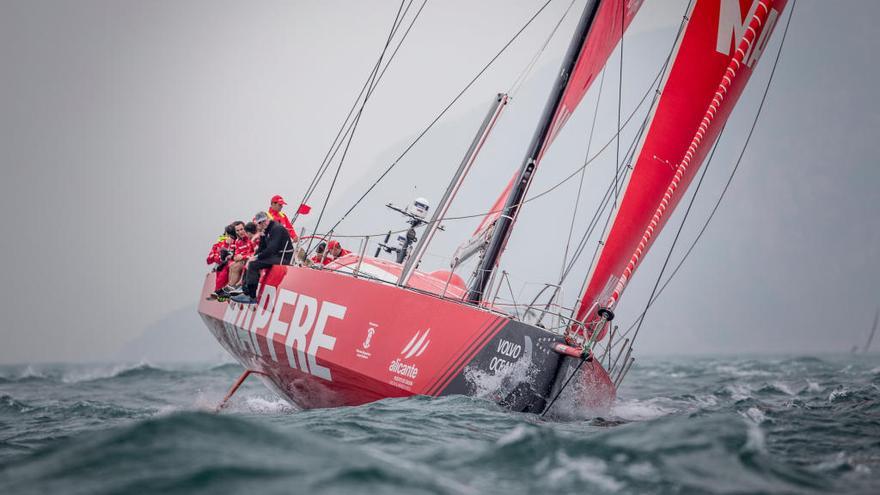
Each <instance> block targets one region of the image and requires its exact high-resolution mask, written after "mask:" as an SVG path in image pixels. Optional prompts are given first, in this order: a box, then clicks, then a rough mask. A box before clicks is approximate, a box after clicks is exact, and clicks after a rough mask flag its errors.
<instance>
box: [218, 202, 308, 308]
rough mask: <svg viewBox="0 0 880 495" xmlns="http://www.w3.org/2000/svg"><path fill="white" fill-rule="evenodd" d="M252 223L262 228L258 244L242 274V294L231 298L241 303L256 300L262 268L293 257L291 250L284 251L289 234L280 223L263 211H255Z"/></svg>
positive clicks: (284, 262)
mask: <svg viewBox="0 0 880 495" xmlns="http://www.w3.org/2000/svg"><path fill="white" fill-rule="evenodd" d="M254 223H255V224H256V225H257V228H258V229H262V232H263V235H262V237H260V245H259V247H258V248H257V250H256V254H255V255H254V256H253V257H252V258H251V260H250V262H249V263H248V265H247V271H246V272H245V274H244V286H243V288H242V289H243V291H244V293H243V294H239V295H237V296H234V297H233V298H232V300H233V301H235V302H237V303H242V304H255V303H256V302H257V286H258V285H259V283H260V275H261V274H262V272H263V270H266V269H269V268H272V265H281V264H286V263H289V262H290V260H291V258H293V256H292V255H293V251H292V250H290V251H289V252H288V253H285V252H284V251H285V249H289V248H288V247H289V246H290V245H291V242H290V234H289V233H288V232H287V229H285V228H284V227H283V226H282V225H281V224H279V223H278V222H276V221H274V220H271V219H270V218H269V215H268V214H266V212H265V211H260V212H257V214H256V215H255V216H254Z"/></svg>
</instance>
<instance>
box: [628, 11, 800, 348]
mask: <svg viewBox="0 0 880 495" xmlns="http://www.w3.org/2000/svg"><path fill="white" fill-rule="evenodd" d="M796 7H797V0H792V5H791V11H790V12H789V14H788V19H787V20H786V23H785V29H784V30H783V32H782V40H781V41H780V43H779V48H778V49H777V51H776V59H775V60H774V61H773V68H772V69H771V71H770V76H769V78H768V79H767V86H765V88H764V94H763V95H762V96H761V102H760V104H759V105H758V110H757V112H756V113H755V118H754V120H753V121H752V126H751V128H750V129H749V133H748V135H747V136H746V140H745V142H744V143H743V147H742V149H741V150H740V153H739V157H738V158H737V160H736V163H735V164H734V166H733V170H731V172H730V175H729V176H728V178H727V183H725V185H724V189H722V190H721V195H720V196H719V197H718V200H716V201H715V205H714V206H713V207H712V211H711V212H710V213H709V216H708V217H707V218H706V221H705V222H704V223H703V226H702V227H701V228H700V231H699V233H697V236H696V237H695V238H694V240H693V242H692V243H691V245H690V247H688V249H687V251H686V252H685V254H684V256H682V259H681V260H680V261H679V262H678V264H677V265H676V267H675V269H674V270H673V271H672V273H671V274H670V275H669V278H667V279H666V281H665V282H664V283H663V285H662V286H661V287H660V288H659V290H657V293H656V294H654V295H652V297H651V298H649V299H648V304H647V305H646V307H645V310H644V311H642V313H641V314H640V315H639V316H638V318H637V319H636V320H635V321H634V322H633V323H632V324H631V325H630V326H629V328H627V329H626V331H624V332H623V333H622V334H621V337H622V336H624V335H627V334H629V332H630V331H632V329H633V328H635V327H636V326H637V325H638V326H639V327H640V326H641V322H642V321H644V319H645V315H646V314H647V312H648V309H650V307H651V306H652V305H653V304H654V302H656V301H657V299H658V298H659V297H660V295H661V294H662V293H663V291H664V290H665V289H666V287H667V286H668V285H669V282H671V281H672V279H673V278H674V277H675V275H676V274H677V273H678V271H679V269H680V268H681V267H682V265H683V264H684V262H685V261H686V260H687V258H688V256H689V255H690V254H691V252H692V251H693V250H694V247H696V245H697V242H699V240H700V239H701V238H702V237H703V234H704V233H705V232H706V229H707V227H708V226H709V222H711V221H712V218H713V217H714V216H715V213H716V212H717V211H718V207H719V206H720V205H721V201H722V200H723V199H724V195H725V194H727V190H728V189H729V188H730V184H731V182H732V181H733V177H734V176H735V175H736V172H737V170H739V166H740V164H741V163H742V159H743V156H744V155H745V152H746V149H747V148H748V146H749V141H750V140H751V139H752V134H753V133H754V131H755V128H756V127H757V124H758V119H759V117H760V116H761V111H762V110H763V108H764V102H765V101H766V100H767V93H768V92H769V91H770V86H771V84H772V82H773V76H774V74H776V67H777V66H778V64H779V59H780V58H781V56H782V48H783V46H785V38H786V35H787V34H788V27H789V25H790V24H791V18H792V17H793V16H794V11H795V8H796ZM719 138H720V136H719ZM716 145H717V143H716ZM707 166H708V163H707ZM691 201H693V199H691ZM673 247H674V246H673ZM671 252H672V249H671V248H670V254H671ZM667 259H668V256H667ZM662 275H663V273H662V271H661V274H660V277H658V281H659V279H660V278H661V277H662ZM655 287H656V284H655ZM637 335H638V331H636V334H635V336H637ZM635 336H634V337H633V339H632V340H633V341H635Z"/></svg>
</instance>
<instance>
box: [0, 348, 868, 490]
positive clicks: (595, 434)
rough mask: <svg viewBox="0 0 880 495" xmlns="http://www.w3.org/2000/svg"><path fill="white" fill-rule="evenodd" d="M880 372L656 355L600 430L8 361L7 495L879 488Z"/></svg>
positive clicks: (841, 362)
mask: <svg viewBox="0 0 880 495" xmlns="http://www.w3.org/2000/svg"><path fill="white" fill-rule="evenodd" d="M843 369H847V370H848V371H847V372H846V373H839V371H840V370H843ZM877 370H880V358H878V357H876V356H873V357H872V356H858V357H852V356H845V357H839V358H831V357H828V358H823V359H821V360H818V359H815V358H794V359H792V358H780V359H765V360H761V359H749V360H743V359H717V358H700V359H691V360H686V359H654V360H651V359H642V360H640V361H638V362H637V365H636V366H635V367H634V368H633V370H632V371H631V372H630V374H629V375H628V377H627V381H626V383H625V384H624V386H623V387H622V388H621V389H620V391H619V398H618V400H617V402H616V403H615V404H614V405H613V406H612V408H611V410H610V411H608V412H607V414H604V413H603V414H602V419H601V420H599V419H597V418H593V417H584V418H575V419H566V420H565V421H557V420H554V419H553V418H547V417H544V418H541V417H539V416H536V415H529V414H518V413H511V412H508V411H505V410H504V409H502V408H500V407H498V406H496V405H495V404H494V403H493V402H491V401H489V400H486V399H485V398H489V394H490V391H491V390H493V389H494V388H495V387H498V386H499V385H500V386H503V385H504V383H505V377H504V376H494V375H481V374H478V373H473V372H471V375H469V379H470V380H471V382H470V383H471V384H472V385H473V386H474V387H475V389H476V390H478V391H479V392H480V393H481V394H482V396H483V397H484V399H480V398H468V397H443V398H437V399H432V398H427V397H412V398H405V399H388V400H383V401H380V402H377V403H372V404H366V405H364V406H360V407H343V408H334V409H326V410H311V411H300V410H298V409H297V408H295V407H293V406H290V405H289V404H288V403H287V402H286V401H284V400H283V399H281V398H279V397H277V396H275V395H274V394H273V393H272V392H271V391H269V390H268V389H266V388H265V387H264V386H263V384H262V383H261V382H260V381H258V380H252V381H248V382H247V383H245V385H244V386H243V387H242V389H241V390H240V391H239V392H238V394H236V396H235V397H234V398H233V400H232V401H231V402H230V404H229V407H228V408H226V409H224V411H223V412H222V413H220V414H215V413H213V412H212V411H213V410H214V408H215V407H216V405H217V404H218V402H219V401H220V400H221V399H222V398H223V396H224V395H225V393H226V391H227V390H228V388H229V386H230V384H231V383H232V382H234V380H235V379H236V378H237V376H238V375H239V373H240V372H241V369H240V368H239V367H238V366H237V365H230V364H223V365H219V366H170V365H162V366H155V365H152V364H149V363H135V364H126V365H116V364H108V365H95V366H88V365H77V366H68V367H65V366H31V367H27V366H19V367H0V377H2V379H0V493H4V494H5V493H15V494H20V493H21V494H28V493H102V492H103V493H106V492H116V493H126V492H131V491H132V490H133V488H132V487H138V490H141V491H152V492H162V493H175V492H176V493H210V494H212V495H213V494H218V493H246V494H252V493H255V492H259V493H288V492H290V491H291V490H292V489H294V490H295V491H302V492H308V493H345V494H348V493H357V492H366V493H456V494H458V493H464V494H470V493H511V494H515V493H529V494H532V493H536V492H537V493H584V492H587V493H811V492H812V493H876V488H877V486H880V469H877V468H876V467H877V465H878V460H880V446H878V444H877V442H876V438H880V424H878V423H880V422H878V421H876V418H877V417H878V415H880V387H878V385H880V381H878V377H877V373H878V371H877ZM507 371H508V372H509V373H511V375H508V378H509V377H511V376H516V377H522V376H527V375H522V373H529V370H528V369H525V368H523V369H519V368H511V369H510V370H507ZM513 374H515V375H513ZM673 374H675V375H676V376H677V377H673V376H672V375H673ZM291 487H295V488H291Z"/></svg>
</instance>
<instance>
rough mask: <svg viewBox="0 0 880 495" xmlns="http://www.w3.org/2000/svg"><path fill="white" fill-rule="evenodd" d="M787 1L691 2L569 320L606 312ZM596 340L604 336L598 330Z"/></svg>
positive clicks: (687, 177)
mask: <svg viewBox="0 0 880 495" xmlns="http://www.w3.org/2000/svg"><path fill="white" fill-rule="evenodd" d="M785 3H786V0H776V1H773V0H720V1H719V0H697V1H696V2H695V4H694V5H693V7H692V11H691V12H690V14H689V15H688V17H689V21H688V23H687V27H686V29H685V31H684V33H683V36H682V37H681V39H680V41H679V44H678V46H677V47H676V52H675V54H674V59H673V60H674V62H673V63H672V65H671V68H670V69H669V72H668V74H667V75H666V76H665V83H664V84H663V87H662V90H661V91H662V93H661V96H660V98H659V99H658V100H657V102H656V104H655V106H654V108H652V110H651V118H650V121H649V124H648V126H647V132H646V133H645V134H644V136H643V137H642V139H641V142H640V143H639V147H638V148H637V150H638V155H637V159H636V161H635V167H634V168H633V171H632V174H631V176H630V177H629V182H628V185H627V186H626V189H625V193H624V195H623V198H622V201H621V203H620V208H619V210H618V211H617V213H616V217H615V218H614V222H613V223H612V227H611V229H610V231H609V233H608V235H607V237H606V239H605V240H604V243H603V247H602V252H601V254H600V256H599V259H598V262H597V263H596V265H595V267H594V269H593V272H592V273H591V274H590V276H589V279H588V280H589V282H588V284H587V288H586V291H585V293H584V295H583V297H582V298H581V304H580V306H579V307H578V310H577V313H576V318H577V320H578V321H581V322H586V323H587V325H586V326H587V327H588V328H591V325H593V324H595V323H596V322H597V321H598V320H599V319H600V317H599V316H598V315H597V311H598V310H599V309H601V308H609V309H610V308H613V307H614V305H615V304H616V303H617V301H618V299H619V297H620V295H621V294H622V292H623V290H624V289H625V288H626V284H627V282H628V281H629V280H630V278H631V277H632V274H633V272H634V271H635V269H636V267H637V266H638V264H639V262H640V261H641V260H642V258H643V257H644V255H645V253H646V252H647V251H648V249H650V247H651V244H652V243H653V240H654V238H655V236H656V234H657V233H659V232H660V230H661V229H662V228H663V225H664V224H665V223H666V220H667V219H668V218H669V214H670V213H671V212H672V210H673V209H674V208H675V206H676V204H677V203H678V202H679V200H680V199H681V196H682V194H681V193H682V192H683V191H684V190H685V189H686V188H687V186H688V184H690V182H691V180H692V179H693V178H694V176H695V175H696V173H697V170H698V169H699V167H700V165H701V163H702V162H703V160H704V159H705V157H706V154H707V152H708V151H709V149H710V148H711V146H712V143H713V142H714V141H715V140H716V138H717V137H718V135H719V132H720V130H721V128H722V127H723V126H724V123H725V122H726V121H727V118H728V116H729V115H730V112H731V111H732V110H733V107H734V105H735V104H736V102H737V100H738V98H739V96H740V94H741V93H742V90H743V88H744V87H745V85H746V83H747V82H748V80H749V76H750V75H751V74H752V71H753V70H754V67H755V64H756V63H757V61H758V59H759V58H760V56H761V52H762V51H763V50H764V48H765V47H766V45H767V41H768V38H769V37H770V34H771V33H772V31H773V27H774V25H775V24H776V21H777V19H778V17H779V14H780V12H781V11H782V9H783V8H784V7H785ZM600 330H601V333H600V334H599V336H598V338H599V339H601V338H602V336H603V335H604V331H605V328H602V329H600Z"/></svg>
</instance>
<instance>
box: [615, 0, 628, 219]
mask: <svg viewBox="0 0 880 495" xmlns="http://www.w3.org/2000/svg"><path fill="white" fill-rule="evenodd" d="M626 8H627V6H626V2H620V64H618V65H619V73H618V76H617V128H618V129H620V108H621V105H622V104H623V32H624V24H626ZM616 142H617V144H616V148H617V149H616V151H615V156H616V159H615V161H614V207H613V208H612V209H611V210H612V211H614V209H616V208H617V195H618V191H617V188H618V186H617V174H619V173H620V133H617V140H616Z"/></svg>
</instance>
